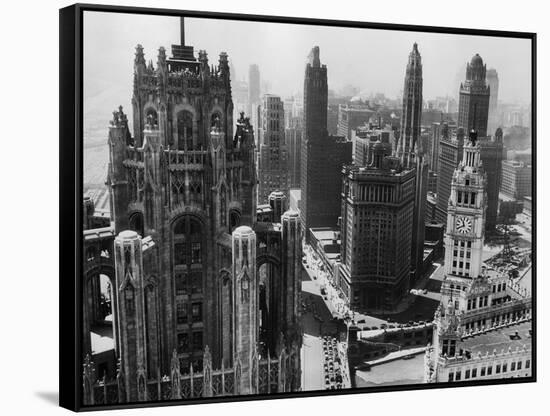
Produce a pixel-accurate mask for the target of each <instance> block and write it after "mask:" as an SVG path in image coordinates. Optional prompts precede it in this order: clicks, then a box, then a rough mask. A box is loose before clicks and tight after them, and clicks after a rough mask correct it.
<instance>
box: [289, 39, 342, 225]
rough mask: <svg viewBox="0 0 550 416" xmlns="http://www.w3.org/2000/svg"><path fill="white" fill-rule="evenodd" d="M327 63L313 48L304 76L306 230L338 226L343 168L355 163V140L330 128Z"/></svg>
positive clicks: (302, 182)
mask: <svg viewBox="0 0 550 416" xmlns="http://www.w3.org/2000/svg"><path fill="white" fill-rule="evenodd" d="M327 102H328V84H327V67H326V65H321V61H320V58H319V47H318V46H316V47H314V48H313V49H312V51H311V53H310V55H309V62H308V63H307V64H306V71H305V79H304V135H303V136H302V152H301V163H300V175H301V180H300V188H301V191H302V192H301V195H302V196H301V201H300V217H301V220H302V226H303V228H304V232H306V235H307V230H308V229H309V228H311V227H334V226H335V225H336V224H337V221H338V217H339V216H340V195H341V186H342V182H341V180H342V179H341V170H342V166H343V165H344V164H349V163H351V159H352V152H351V149H352V143H351V141H349V140H347V139H346V138H344V137H334V136H329V135H328V132H327Z"/></svg>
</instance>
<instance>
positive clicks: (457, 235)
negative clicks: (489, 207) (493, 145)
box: [445, 131, 487, 287]
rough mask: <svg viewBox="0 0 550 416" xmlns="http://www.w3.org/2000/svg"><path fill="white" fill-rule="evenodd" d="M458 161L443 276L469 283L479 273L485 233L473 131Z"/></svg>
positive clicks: (481, 181) (482, 186) (482, 182)
mask: <svg viewBox="0 0 550 416" xmlns="http://www.w3.org/2000/svg"><path fill="white" fill-rule="evenodd" d="M463 152H464V154H463V158H462V162H461V163H460V164H459V165H458V166H457V168H456V169H455V171H454V174H453V178H452V182H451V196H450V198H449V206H448V210H447V227H446V230H447V232H446V234H445V276H446V280H452V281H455V282H456V283H458V285H455V287H456V286H458V287H460V286H461V282H462V284H463V285H462V286H469V283H470V282H471V280H473V279H475V278H476V277H478V276H480V275H481V265H482V260H481V254H482V250H483V240H484V237H485V209H486V199H487V198H486V192H485V185H486V184H485V182H486V174H485V172H484V170H483V166H482V163H481V153H480V152H481V147H480V146H479V144H478V142H477V133H476V132H475V131H472V132H471V133H470V140H469V141H468V143H465V145H464V150H463Z"/></svg>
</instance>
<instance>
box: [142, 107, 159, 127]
mask: <svg viewBox="0 0 550 416" xmlns="http://www.w3.org/2000/svg"><path fill="white" fill-rule="evenodd" d="M144 121H145V124H152V125H153V126H156V125H158V115H157V111H156V110H155V109H154V108H151V107H149V108H148V109H147V111H145V120H144Z"/></svg>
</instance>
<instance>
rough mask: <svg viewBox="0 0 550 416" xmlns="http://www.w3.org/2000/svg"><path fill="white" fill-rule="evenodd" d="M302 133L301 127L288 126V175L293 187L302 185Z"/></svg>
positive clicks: (286, 133)
mask: <svg viewBox="0 0 550 416" xmlns="http://www.w3.org/2000/svg"><path fill="white" fill-rule="evenodd" d="M302 133H303V129H302V128H301V127H297V126H295V127H287V128H286V129H285V140H286V146H287V150H288V175H289V184H290V185H289V186H290V187H291V188H299V187H300V178H301V175H300V163H301V158H302V153H301V150H302Z"/></svg>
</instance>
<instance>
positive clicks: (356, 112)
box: [337, 103, 374, 140]
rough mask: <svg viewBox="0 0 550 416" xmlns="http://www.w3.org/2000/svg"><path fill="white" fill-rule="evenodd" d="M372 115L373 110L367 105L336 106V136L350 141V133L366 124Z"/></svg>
mask: <svg viewBox="0 0 550 416" xmlns="http://www.w3.org/2000/svg"><path fill="white" fill-rule="evenodd" d="M373 114H374V110H372V109H371V108H370V107H369V106H368V105H367V104H362V103H352V104H346V105H342V104H340V105H339V106H338V130H337V131H338V135H339V136H343V137H346V138H347V139H348V140H351V134H352V131H353V130H355V129H356V128H357V127H359V126H361V125H363V124H365V123H368V122H369V120H370V118H371V117H372V116H373Z"/></svg>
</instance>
